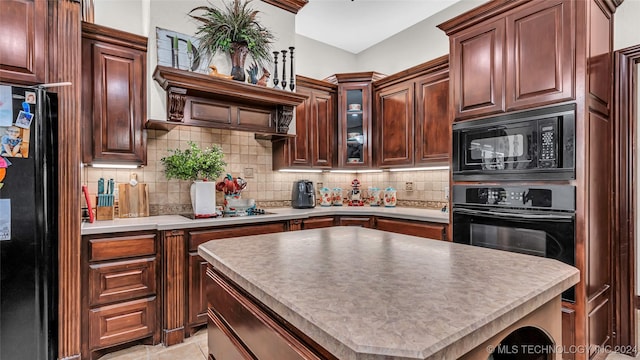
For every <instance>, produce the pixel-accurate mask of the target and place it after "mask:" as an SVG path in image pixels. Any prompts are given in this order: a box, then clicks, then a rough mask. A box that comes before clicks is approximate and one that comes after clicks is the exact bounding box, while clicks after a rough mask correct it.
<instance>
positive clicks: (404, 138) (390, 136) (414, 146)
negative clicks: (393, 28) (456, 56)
mask: <svg viewBox="0 0 640 360" xmlns="http://www.w3.org/2000/svg"><path fill="white" fill-rule="evenodd" d="M448 66H449V61H448V56H442V57H440V58H437V59H434V60H432V61H429V62H426V63H424V64H420V65H418V66H415V67H413V68H411V69H408V70H405V71H403V72H400V73H398V74H394V75H391V76H389V77H387V78H385V79H382V80H379V81H376V82H375V83H374V89H375V90H374V103H375V111H374V122H373V123H374V127H373V132H374V134H375V141H374V147H373V152H374V155H375V159H376V164H377V166H378V167H380V168H391V167H407V166H416V165H448V163H449V158H450V148H451V116H450V114H449V70H448V69H449V68H448Z"/></svg>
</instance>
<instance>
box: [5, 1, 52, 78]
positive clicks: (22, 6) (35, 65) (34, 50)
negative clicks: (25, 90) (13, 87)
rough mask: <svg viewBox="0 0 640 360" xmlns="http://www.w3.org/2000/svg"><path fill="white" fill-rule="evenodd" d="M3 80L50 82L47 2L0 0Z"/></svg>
mask: <svg viewBox="0 0 640 360" xmlns="http://www.w3.org/2000/svg"><path fill="white" fill-rule="evenodd" d="M0 34H2V36H0V82H8V83H20V84H38V83H44V82H46V70H47V69H46V64H47V61H46V56H47V51H46V49H47V1H46V0H1V1H0Z"/></svg>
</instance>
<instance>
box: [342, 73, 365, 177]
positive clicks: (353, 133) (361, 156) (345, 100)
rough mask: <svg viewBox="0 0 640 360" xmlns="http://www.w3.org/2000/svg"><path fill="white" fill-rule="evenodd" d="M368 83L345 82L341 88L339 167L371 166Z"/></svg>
mask: <svg viewBox="0 0 640 360" xmlns="http://www.w3.org/2000/svg"><path fill="white" fill-rule="evenodd" d="M368 97H369V84H362V83H360V84H348V85H347V84H345V85H344V86H343V88H342V92H341V99H340V109H339V113H340V115H339V118H340V126H339V129H340V130H339V131H340V134H339V135H338V136H339V139H340V149H339V150H338V157H339V159H338V163H339V166H340V167H343V168H344V167H368V166H371V164H370V159H371V154H370V149H369V146H368V145H369V138H370V133H369V131H370V130H369V129H370V124H369V121H370V120H369V112H370V111H369V110H370V109H369V101H368V100H367V99H368Z"/></svg>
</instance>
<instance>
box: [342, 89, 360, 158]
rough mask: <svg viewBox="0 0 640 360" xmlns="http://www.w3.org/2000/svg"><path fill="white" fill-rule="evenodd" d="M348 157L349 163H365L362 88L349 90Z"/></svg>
mask: <svg viewBox="0 0 640 360" xmlns="http://www.w3.org/2000/svg"><path fill="white" fill-rule="evenodd" d="M346 95H347V116H346V133H347V152H346V154H345V156H346V157H347V163H348V164H364V152H363V146H364V124H363V122H362V118H363V116H362V115H363V112H362V89H354V90H347V91H346Z"/></svg>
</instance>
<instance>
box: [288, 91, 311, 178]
mask: <svg viewBox="0 0 640 360" xmlns="http://www.w3.org/2000/svg"><path fill="white" fill-rule="evenodd" d="M296 92H298V93H300V94H303V95H308V96H309V98H308V99H307V100H305V101H304V102H302V103H301V104H299V105H298V106H296V137H295V138H293V139H291V140H290V141H289V151H290V154H291V157H290V159H291V165H292V166H303V167H306V166H311V146H310V145H309V140H311V131H310V127H311V121H312V120H311V113H312V108H313V104H312V102H313V95H312V91H310V90H309V89H305V88H303V87H298V90H296Z"/></svg>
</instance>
